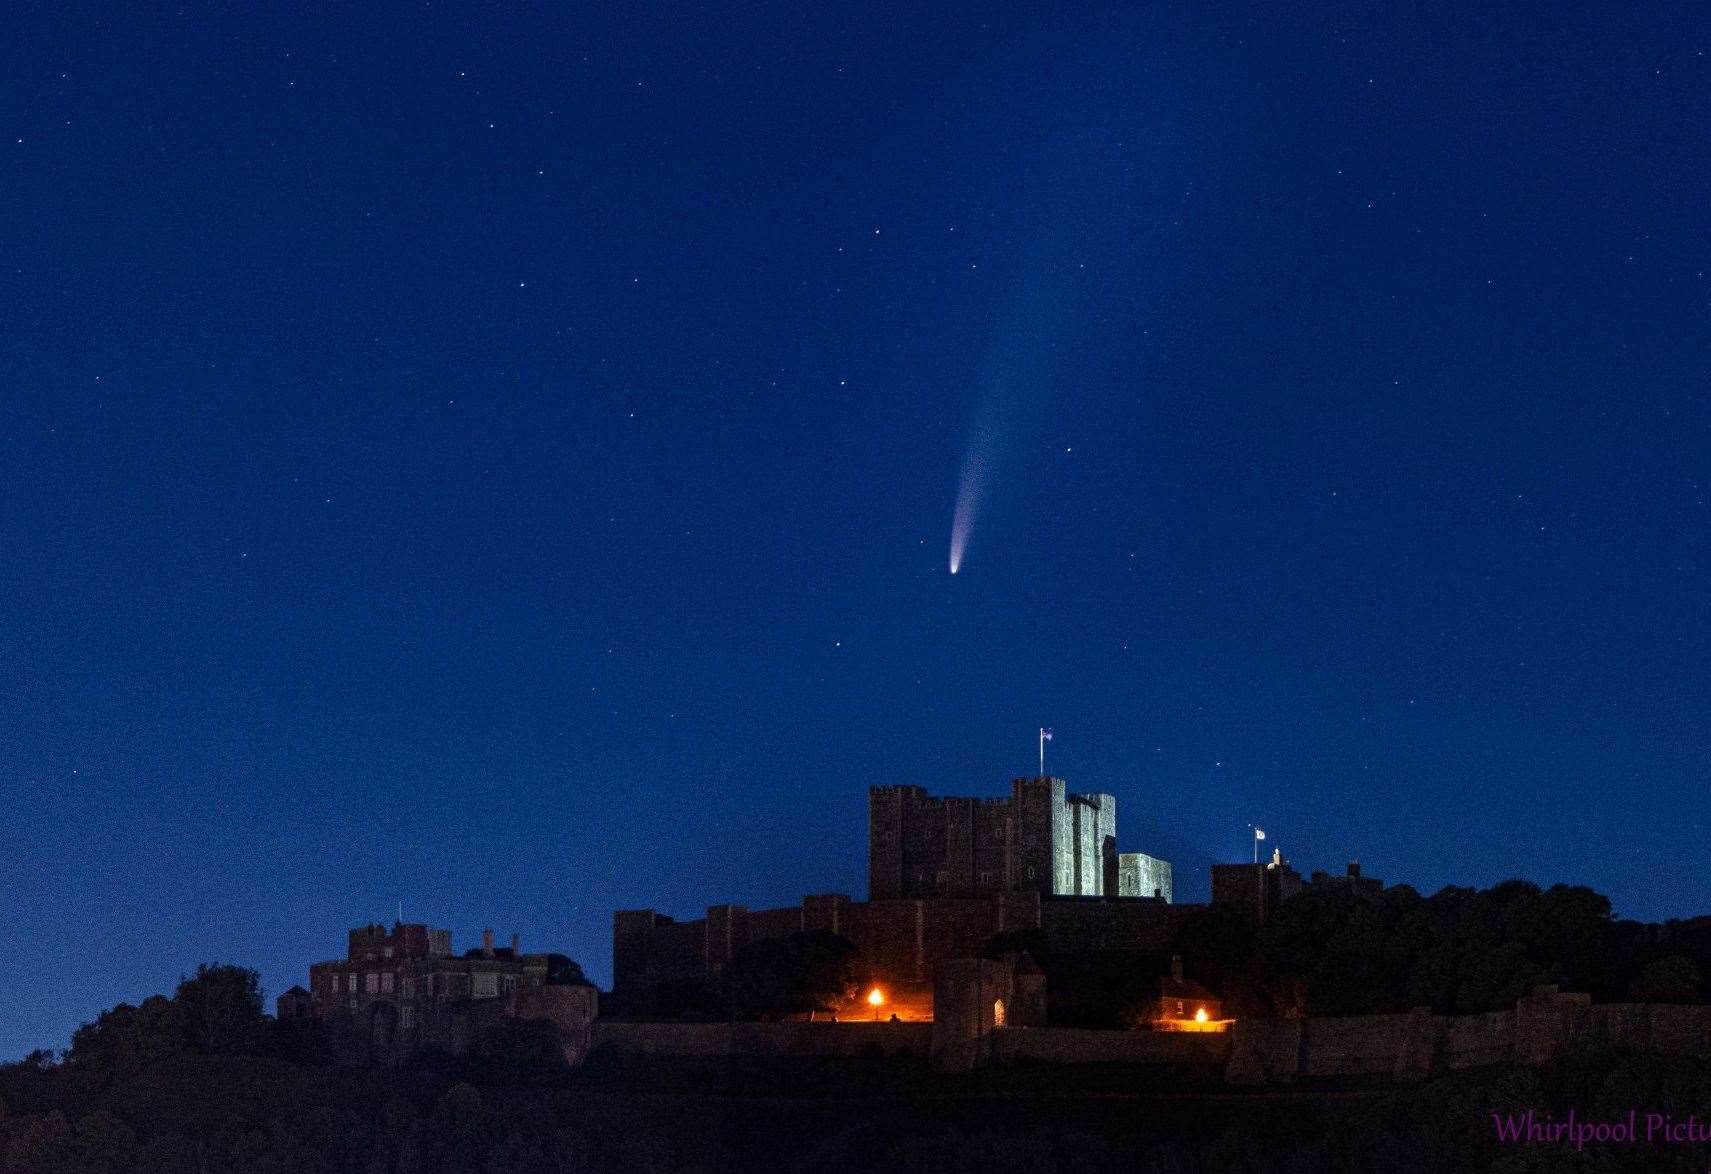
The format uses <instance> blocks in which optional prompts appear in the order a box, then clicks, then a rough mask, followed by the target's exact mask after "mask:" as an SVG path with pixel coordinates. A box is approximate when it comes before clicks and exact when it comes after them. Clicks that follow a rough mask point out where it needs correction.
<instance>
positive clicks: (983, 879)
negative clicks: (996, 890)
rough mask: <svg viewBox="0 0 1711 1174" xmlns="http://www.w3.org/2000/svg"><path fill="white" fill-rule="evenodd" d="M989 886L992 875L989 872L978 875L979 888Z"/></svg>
mask: <svg viewBox="0 0 1711 1174" xmlns="http://www.w3.org/2000/svg"><path fill="white" fill-rule="evenodd" d="M991 884H992V874H991V873H990V872H983V873H981V874H980V887H981V888H989V887H990V886H991Z"/></svg>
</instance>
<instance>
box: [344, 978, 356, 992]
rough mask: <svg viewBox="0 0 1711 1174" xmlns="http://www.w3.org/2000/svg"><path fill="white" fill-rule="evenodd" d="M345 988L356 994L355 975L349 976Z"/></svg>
mask: <svg viewBox="0 0 1711 1174" xmlns="http://www.w3.org/2000/svg"><path fill="white" fill-rule="evenodd" d="M345 989H346V990H348V991H350V993H351V994H353V995H354V994H356V975H354V974H352V975H350V976H349V982H348V983H347V984H346V987H345Z"/></svg>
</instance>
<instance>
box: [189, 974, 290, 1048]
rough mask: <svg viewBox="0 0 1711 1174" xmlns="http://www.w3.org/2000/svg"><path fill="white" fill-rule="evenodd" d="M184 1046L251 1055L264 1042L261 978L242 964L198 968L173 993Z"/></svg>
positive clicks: (265, 1034) (264, 1024)
mask: <svg viewBox="0 0 1711 1174" xmlns="http://www.w3.org/2000/svg"><path fill="white" fill-rule="evenodd" d="M172 1002H173V1005H174V1007H175V1009H176V1018H177V1020H178V1026H179V1029H180V1030H181V1031H182V1032H183V1039H184V1044H185V1046H186V1047H187V1048H188V1049H189V1050H190V1051H193V1052H199V1053H201V1054H203V1055H209V1056H216V1055H252V1054H255V1053H257V1052H260V1051H261V1050H263V1048H264V1046H265V1044H266V1042H267V1016H266V1014H265V1013H264V1012H263V1011H262V1007H261V979H260V977H259V976H258V975H257V974H256V972H255V971H253V970H249V969H246V968H244V967H242V966H206V965H203V966H198V967H197V968H196V973H195V975H193V976H192V977H190V978H186V979H182V980H180V982H179V984H178V990H177V992H176V993H175V994H174V995H173V997H172Z"/></svg>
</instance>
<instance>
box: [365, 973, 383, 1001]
mask: <svg viewBox="0 0 1711 1174" xmlns="http://www.w3.org/2000/svg"><path fill="white" fill-rule="evenodd" d="M363 989H364V990H366V991H367V992H368V993H369V994H371V995H372V994H376V993H378V992H379V990H380V975H378V974H376V973H374V971H372V970H371V971H369V972H368V975H367V976H366V979H365V981H364V982H363Z"/></svg>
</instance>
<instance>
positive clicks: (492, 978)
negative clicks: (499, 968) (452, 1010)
mask: <svg viewBox="0 0 1711 1174" xmlns="http://www.w3.org/2000/svg"><path fill="white" fill-rule="evenodd" d="M498 995H499V976H498V975H497V974H476V975H471V976H470V998H472V999H492V998H497V997H498Z"/></svg>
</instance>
